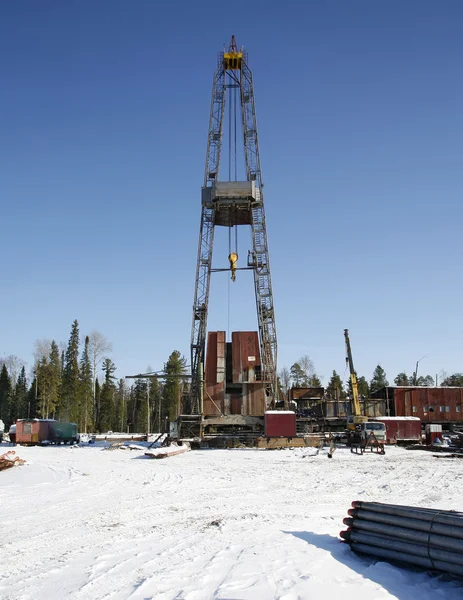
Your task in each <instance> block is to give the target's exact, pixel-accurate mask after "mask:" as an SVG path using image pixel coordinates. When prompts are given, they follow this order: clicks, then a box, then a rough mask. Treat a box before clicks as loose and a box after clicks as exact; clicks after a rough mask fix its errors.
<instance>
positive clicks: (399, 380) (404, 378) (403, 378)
mask: <svg viewBox="0 0 463 600" xmlns="http://www.w3.org/2000/svg"><path fill="white" fill-rule="evenodd" d="M410 379H411V378H410V377H409V376H408V375H407V374H406V373H399V374H398V375H397V376H396V377H394V383H395V385H398V386H402V385H411V383H410Z"/></svg>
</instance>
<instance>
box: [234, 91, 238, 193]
mask: <svg viewBox="0 0 463 600" xmlns="http://www.w3.org/2000/svg"><path fill="white" fill-rule="evenodd" d="M236 92H237V88H235V100H234V103H235V106H234V111H233V114H234V115H235V181H238V175H237V166H236V148H237V146H236Z"/></svg>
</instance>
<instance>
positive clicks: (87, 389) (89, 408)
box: [79, 335, 94, 433]
mask: <svg viewBox="0 0 463 600" xmlns="http://www.w3.org/2000/svg"><path fill="white" fill-rule="evenodd" d="M89 346H90V338H89V337H88V335H87V336H86V337H85V344H84V349H83V352H82V357H81V359H80V372H79V381H80V407H81V410H80V415H79V430H80V431H83V432H85V433H87V432H88V431H92V428H93V408H94V407H93V399H94V397H93V393H94V389H93V371H92V364H91V362H90V353H89Z"/></svg>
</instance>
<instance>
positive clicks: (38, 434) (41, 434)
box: [15, 419, 55, 445]
mask: <svg viewBox="0 0 463 600" xmlns="http://www.w3.org/2000/svg"><path fill="white" fill-rule="evenodd" d="M54 422H55V421H53V420H46V419H21V420H18V421H16V439H15V441H16V443H17V444H30V445H33V444H40V443H42V442H46V441H49V440H50V439H51V438H52V437H54V435H53V428H52V427H53V423H54Z"/></svg>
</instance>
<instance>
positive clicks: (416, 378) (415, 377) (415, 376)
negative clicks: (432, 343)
mask: <svg viewBox="0 0 463 600" xmlns="http://www.w3.org/2000/svg"><path fill="white" fill-rule="evenodd" d="M427 356H428V355H427V354H425V355H424V356H422V357H421V358H420V359H419V360H417V361H416V365H415V374H414V377H413V385H418V365H419V364H420V362H421V361H422V360H423V358H426V357H427Z"/></svg>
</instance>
